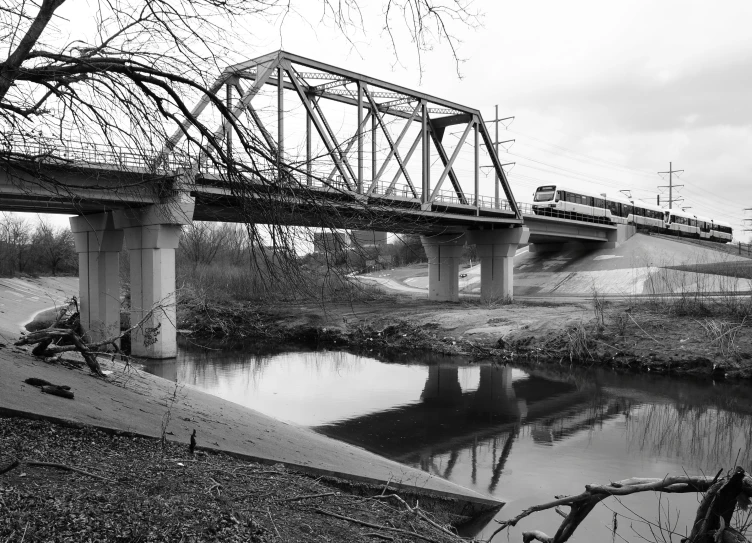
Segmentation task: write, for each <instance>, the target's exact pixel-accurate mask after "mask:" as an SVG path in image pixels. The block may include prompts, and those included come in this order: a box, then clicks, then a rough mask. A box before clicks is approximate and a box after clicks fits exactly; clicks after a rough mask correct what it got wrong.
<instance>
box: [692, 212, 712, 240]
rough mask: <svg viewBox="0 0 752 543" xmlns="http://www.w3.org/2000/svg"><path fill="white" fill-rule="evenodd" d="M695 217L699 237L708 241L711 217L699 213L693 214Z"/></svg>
mask: <svg viewBox="0 0 752 543" xmlns="http://www.w3.org/2000/svg"><path fill="white" fill-rule="evenodd" d="M695 219H697V228H698V229H699V230H700V232H699V234H700V239H704V240H708V241H710V238H711V237H712V235H713V234H712V229H713V219H710V218H708V217H702V216H700V215H695Z"/></svg>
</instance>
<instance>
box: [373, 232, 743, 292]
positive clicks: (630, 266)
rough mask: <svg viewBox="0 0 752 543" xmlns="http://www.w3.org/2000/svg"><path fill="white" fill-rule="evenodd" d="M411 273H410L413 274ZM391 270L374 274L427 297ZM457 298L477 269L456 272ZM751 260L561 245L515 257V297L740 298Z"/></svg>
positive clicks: (647, 240)
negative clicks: (685, 294) (698, 294)
mask: <svg viewBox="0 0 752 543" xmlns="http://www.w3.org/2000/svg"><path fill="white" fill-rule="evenodd" d="M412 269H414V268H412ZM396 272H398V270H392V275H395V279H390V277H389V275H390V273H389V272H376V273H374V274H372V275H373V276H374V278H373V280H374V281H376V282H379V283H381V284H383V285H384V286H386V287H388V288H391V289H393V290H399V287H397V286H396V284H395V283H396V282H397V280H396V277H397V276H399V281H401V282H402V284H403V285H404V286H405V287H407V289H405V287H402V290H410V291H412V292H421V291H422V292H425V291H426V290H427V289H428V277H427V276H426V275H425V273H423V272H424V270H420V269H414V273H415V276H414V277H404V274H397V273H396ZM460 274H461V275H465V277H460V278H459V287H460V292H462V293H465V294H478V293H479V292H480V266H477V265H476V266H472V267H470V268H460ZM750 277H752V260H750V259H748V258H745V257H743V256H737V255H731V254H728V253H724V252H720V251H716V250H713V249H711V248H707V247H704V246H701V245H696V244H690V243H685V242H682V241H681V240H677V239H672V238H667V237H655V236H648V235H645V234H636V235H634V236H633V237H632V238H630V239H629V240H627V241H626V242H625V243H623V244H622V245H620V246H619V247H617V248H615V249H597V248H586V247H584V246H582V245H576V244H571V245H563V246H562V250H560V251H557V252H549V253H532V252H530V251H529V250H528V248H523V249H520V250H518V251H517V254H516V256H515V260H514V294H515V296H522V297H525V296H549V297H550V296H582V295H591V294H592V293H593V292H594V291H597V292H598V293H600V294H607V295H622V296H630V295H645V294H664V293H678V292H722V293H730V294H733V293H738V292H749V291H751V290H752V281H751V280H750Z"/></svg>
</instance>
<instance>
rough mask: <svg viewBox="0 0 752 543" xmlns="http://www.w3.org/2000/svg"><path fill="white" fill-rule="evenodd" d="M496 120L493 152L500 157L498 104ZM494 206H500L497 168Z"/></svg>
mask: <svg viewBox="0 0 752 543" xmlns="http://www.w3.org/2000/svg"><path fill="white" fill-rule="evenodd" d="M495 119H496V122H494V126H496V137H495V139H494V144H493V154H494V156H495V157H497V158H498V157H499V106H498V104H497V105H496V117H495ZM494 207H495V208H496V209H498V208H499V174H498V172H496V169H495V168H494Z"/></svg>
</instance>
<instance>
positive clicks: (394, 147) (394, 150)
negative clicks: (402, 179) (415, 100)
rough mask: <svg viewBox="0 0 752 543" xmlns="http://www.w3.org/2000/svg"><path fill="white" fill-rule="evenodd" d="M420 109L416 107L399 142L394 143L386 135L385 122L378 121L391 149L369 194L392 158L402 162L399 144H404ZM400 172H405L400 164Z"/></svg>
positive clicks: (398, 138)
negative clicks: (394, 157)
mask: <svg viewBox="0 0 752 543" xmlns="http://www.w3.org/2000/svg"><path fill="white" fill-rule="evenodd" d="M419 109H420V104H418V105H417V106H415V109H414V110H413V114H412V116H411V117H410V119H408V121H407V124H405V126H404V127H403V128H402V132H400V135H399V137H397V141H396V142H394V143H393V142H392V138H391V136H389V134H388V133H386V127H384V125H383V120H382V119H378V120H379V123H380V124H381V129H382V130H384V132H385V133H386V139H387V141H388V142H389V146H390V149H389V154H387V156H386V158H385V159H384V162H382V164H381V169H380V170H379V172H378V173H377V174H376V176H375V177H374V178H373V182H372V183H371V186H370V188H369V189H368V193H369V194H370V193H371V191H373V189H374V187H375V186H376V182H377V181H378V180H379V179H381V174H383V173H384V170H385V169H386V167H387V166H388V165H389V161H390V160H392V157H393V156H395V155H396V156H397V157H398V158H397V160H400V157H399V151H398V149H397V148H398V147H399V144H400V143H402V139H403V138H404V137H405V134H407V131H408V130H409V129H410V123H412V121H413V119H414V118H415V116H416V115H417V113H418V110H419ZM400 170H404V167H403V166H402V164H400Z"/></svg>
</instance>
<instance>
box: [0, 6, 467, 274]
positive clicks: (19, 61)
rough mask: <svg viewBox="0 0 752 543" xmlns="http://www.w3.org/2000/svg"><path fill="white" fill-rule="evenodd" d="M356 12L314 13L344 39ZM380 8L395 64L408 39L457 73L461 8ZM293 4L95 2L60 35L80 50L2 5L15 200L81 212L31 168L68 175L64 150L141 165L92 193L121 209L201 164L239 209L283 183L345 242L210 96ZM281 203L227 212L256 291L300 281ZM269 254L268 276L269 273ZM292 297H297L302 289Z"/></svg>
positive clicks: (33, 10) (364, 215) (291, 176)
mask: <svg viewBox="0 0 752 543" xmlns="http://www.w3.org/2000/svg"><path fill="white" fill-rule="evenodd" d="M300 1H301V2H302V0H300ZM363 1H364V0H342V1H340V2H332V1H331V0H320V3H321V7H322V13H323V18H324V19H326V20H327V21H329V22H331V23H333V24H334V26H336V27H337V28H338V29H339V30H340V31H341V32H342V33H343V34H344V35H345V36H346V37H348V38H349V39H352V36H353V35H354V33H356V32H360V31H363V30H365V28H366V24H365V23H366V21H365V20H364V18H363V17H362V15H361V3H362V2H363ZM380 1H381V6H382V10H383V11H382V13H383V20H382V24H381V25H379V26H380V29H382V30H383V31H384V32H386V34H387V35H388V36H389V37H390V38H391V43H392V47H393V50H394V53H395V58H397V59H398V58H399V57H398V56H397V55H396V51H397V47H396V39H397V38H396V36H397V35H399V34H404V33H407V35H408V36H409V39H411V40H412V42H413V44H414V45H413V47H414V48H413V51H414V53H415V54H416V55H417V56H418V59H419V63H420V65H421V67H422V55H423V54H424V53H425V51H427V50H429V49H431V48H432V47H433V46H434V45H435V44H437V43H443V44H448V46H449V49H450V51H451V55H452V56H453V58H454V60H455V63H456V65H457V66H459V63H460V60H461V59H460V57H459V56H458V52H457V46H458V44H459V42H458V40H457V38H456V30H457V28H458V27H468V26H470V27H472V26H474V25H476V24H478V14H477V13H475V12H474V11H473V10H472V9H471V7H470V6H471V2H470V0H380ZM296 3H297V2H295V1H292V2H289V1H287V0H190V1H188V0H182V1H176V2H166V1H164V0H113V1H106V2H105V1H98V2H94V3H93V4H89V5H88V8H89V9H91V13H90V14H84V15H82V16H81V17H80V19H79V20H76V21H72V22H70V25H73V26H76V29H75V30H76V32H75V35H76V36H77V38H78V39H75V40H72V41H65V40H66V39H67V38H65V36H66V35H70V34H69V33H70V32H71V29H70V28H67V30H66V28H64V27H66V26H69V23H68V22H66V20H65V19H64V17H63V13H62V12H63V8H64V6H66V5H67V4H65V0H41V1H40V2H38V3H33V2H26V1H24V0H10V1H9V2H8V3H6V5H5V6H3V7H2V8H0V37H2V39H1V40H0V44H1V45H0V56H3V57H5V58H6V60H5V61H3V62H2V63H0V169H2V168H4V169H5V170H6V171H7V172H12V173H13V175H15V176H16V178H17V179H16V183H17V186H18V187H20V188H21V189H23V190H32V189H33V190H36V191H38V192H41V193H44V192H45V191H47V192H49V193H50V194H53V195H54V196H55V197H57V198H60V197H63V198H68V199H69V201H71V202H74V203H75V204H76V205H79V204H80V202H81V199H80V198H79V197H77V196H75V195H74V192H75V191H74V189H76V188H80V187H75V186H74V185H72V184H71V183H70V182H68V183H63V182H61V180H60V179H58V178H56V177H55V176H54V175H51V174H49V173H46V170H44V169H43V168H40V167H39V164H40V161H41V162H46V163H50V162H54V163H60V164H71V163H72V160H71V158H70V157H69V155H68V149H69V148H70V147H71V146H72V145H73V146H75V145H78V146H79V147H80V148H82V149H90V150H91V151H90V152H91V153H92V154H96V155H97V156H98V157H103V159H104V160H106V161H107V162H108V163H111V164H114V165H118V164H120V165H121V166H122V170H123V171H127V170H128V169H129V166H130V165H131V161H132V160H137V161H138V162H139V164H151V166H152V171H150V172H147V173H148V175H145V174H133V175H131V176H130V177H127V176H122V180H121V181H119V183H120V184H119V185H118V186H114V187H113V186H111V185H106V184H102V185H101V186H99V188H102V187H107V188H110V189H112V190H113V193H115V194H117V195H118V196H119V197H122V198H125V197H126V195H128V194H143V193H148V194H151V195H154V196H155V197H156V198H158V199H159V198H162V197H164V196H165V195H168V194H170V193H171V191H172V192H174V190H175V184H176V179H177V177H176V169H177V168H180V167H185V165H186V160H187V158H188V157H195V156H196V155H197V153H198V154H201V155H202V156H203V157H204V159H205V161H206V162H208V163H209V165H210V166H212V167H213V168H214V169H215V170H216V171H218V172H220V177H221V182H222V183H223V186H226V187H230V189H231V190H232V192H233V194H234V195H236V196H239V197H241V199H242V197H243V196H244V195H246V194H248V195H249V196H250V194H249V190H250V189H249V188H248V186H249V184H250V183H249V180H252V182H253V183H254V184H255V186H256V187H258V186H264V185H267V186H270V187H272V186H275V187H277V186H279V184H280V181H284V182H287V183H293V184H298V188H299V189H300V190H299V191H298V193H297V194H296V195H295V198H296V199H297V201H300V199H301V198H302V199H303V200H307V201H308V202H309V203H310V206H309V208H313V209H314V210H315V213H316V214H317V216H318V219H319V220H318V221H317V222H318V224H320V225H321V226H323V227H324V228H329V229H334V228H342V225H343V224H346V221H343V219H342V217H335V216H333V214H332V212H331V209H330V208H328V207H327V206H326V204H324V203H321V202H320V201H317V200H316V197H315V195H313V194H306V192H305V184H304V183H301V182H300V181H299V177H300V175H299V173H300V171H301V166H300V165H301V163H302V162H303V161H301V160H299V159H296V158H295V157H285V158H286V159H287V162H288V163H289V164H287V165H285V166H284V168H282V178H280V167H279V160H278V158H279V157H278V156H277V153H276V150H275V149H274V146H273V144H270V142H269V141H268V139H267V138H264V137H262V135H260V134H259V133H258V132H257V131H253V130H250V129H249V128H248V127H246V126H244V125H243V124H242V123H241V122H240V121H239V119H238V118H237V117H235V116H234V115H233V114H232V112H231V111H230V109H229V108H228V106H227V104H226V103H225V101H224V99H223V98H222V97H220V96H218V95H217V91H218V90H219V89H218V88H215V87H213V82H214V81H215V80H216V78H217V76H218V74H219V73H220V71H221V69H222V68H224V67H225V66H226V65H227V64H229V60H230V59H232V60H237V59H238V57H239V55H240V53H241V49H240V46H242V45H244V44H246V43H247V41H248V36H247V35H246V32H245V31H244V29H246V28H252V27H253V25H257V24H272V23H273V22H274V21H277V20H279V18H280V17H284V16H285V15H286V14H287V13H288V12H290V11H291V10H294V9H295V5H296ZM84 9H86V8H84ZM86 25H91V26H90V27H89V28H87V27H86ZM58 26H59V27H60V28H58ZM66 32H68V34H67V33H66ZM79 35H80V37H79ZM235 44H238V47H237V50H236V49H233V46H234V45H235ZM421 69H422V68H421ZM202 100H203V101H207V102H209V103H210V104H211V105H212V107H213V108H214V110H215V111H216V115H218V116H219V120H220V122H224V123H226V125H227V126H228V130H226V131H225V132H226V133H224V132H223V133H221V134H217V133H215V132H213V131H212V130H211V129H210V128H209V127H208V126H207V125H206V124H204V122H203V121H202V120H200V119H199V118H198V117H197V116H195V115H194V114H193V113H192V110H191V106H192V105H193V104H195V103H198V102H199V101H202ZM215 120H216V119H215ZM178 127H179V130H181V131H182V133H183V134H184V135H185V139H184V146H182V147H181V148H174V146H171V145H170V144H169V135H170V134H172V133H174V131H175V130H176V128H178ZM230 137H232V140H233V146H234V147H233V148H234V149H235V151H234V152H233V153H230V152H229V151H228V148H227V147H226V146H225V138H230ZM75 141H78V143H74V142H75ZM345 143H346V142H345ZM345 143H343V145H344V144H345ZM165 149H167V150H168V151H169V152H170V153H171V156H172V159H171V160H172V162H170V163H169V164H168V166H169V168H165V167H163V166H165V164H163V163H162V162H161V161H160V160H156V161H155V157H158V156H159V157H162V156H164V154H162V153H161V151H163V150H165ZM181 153H188V157H186V155H181ZM237 157H241V158H237ZM249 157H250V158H251V159H249ZM243 158H245V160H242V159H243ZM19 171H20V172H21V174H18V172H19ZM9 175H10V174H9ZM87 187H88V188H92V187H91V185H87ZM94 188H96V186H95V187H94ZM254 190H255V189H254ZM259 194H261V195H262V196H259ZM253 197H254V198H257V202H258V201H259V200H263V199H264V196H263V191H258V190H256V192H255V193H254V195H253ZM292 200H293V198H292V197H290V198H288V201H286V200H285V196H280V195H279V194H276V195H274V196H272V195H269V196H268V197H266V200H265V201H263V202H262V203H261V205H257V206H256V207H255V208H254V210H253V211H254V213H255V215H254V214H252V213H251V210H250V209H246V208H245V204H242V205H240V209H239V210H237V211H238V212H239V213H241V214H242V215H243V216H244V217H245V219H244V222H245V224H246V232H247V238H248V239H249V240H250V244H249V247H250V249H251V252H252V257H253V258H252V259H251V262H250V264H251V266H255V267H256V268H257V269H256V270H255V271H256V275H255V277H258V278H260V280H261V281H263V280H264V277H267V280H268V279H269V274H270V273H284V274H286V275H287V276H294V275H296V274H297V273H299V270H298V268H297V260H298V259H297V253H298V251H299V247H300V245H301V240H300V239H299V235H300V231H299V230H296V229H291V228H287V227H286V226H284V224H285V220H282V215H285V217H287V218H288V220H287V223H286V224H289V223H290V221H289V214H290V211H289V210H290V208H291V207H292V208H294V204H293V203H292ZM355 205H357V204H355ZM259 209H260V210H261V213H260V215H259ZM357 212H358V213H359V217H358V224H359V225H361V227H362V225H363V224H365V225H367V224H369V218H368V217H369V213H374V210H372V209H369V208H367V207H366V206H363V207H362V208H361V209H360V210H357ZM353 214H355V211H354V212H353ZM335 218H336V219H337V220H334V219H335ZM293 223H294V221H293ZM264 225H266V226H264ZM346 227H347V226H346ZM268 247H271V249H272V251H271V255H272V259H273V260H274V261H275V262H276V264H275V265H271V261H270V256H269V255H270V252H269V251H268V250H267V248H268ZM19 266H20V260H19ZM293 283H294V284H296V285H299V287H300V288H303V287H305V284H306V283H305V281H298V282H293Z"/></svg>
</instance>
